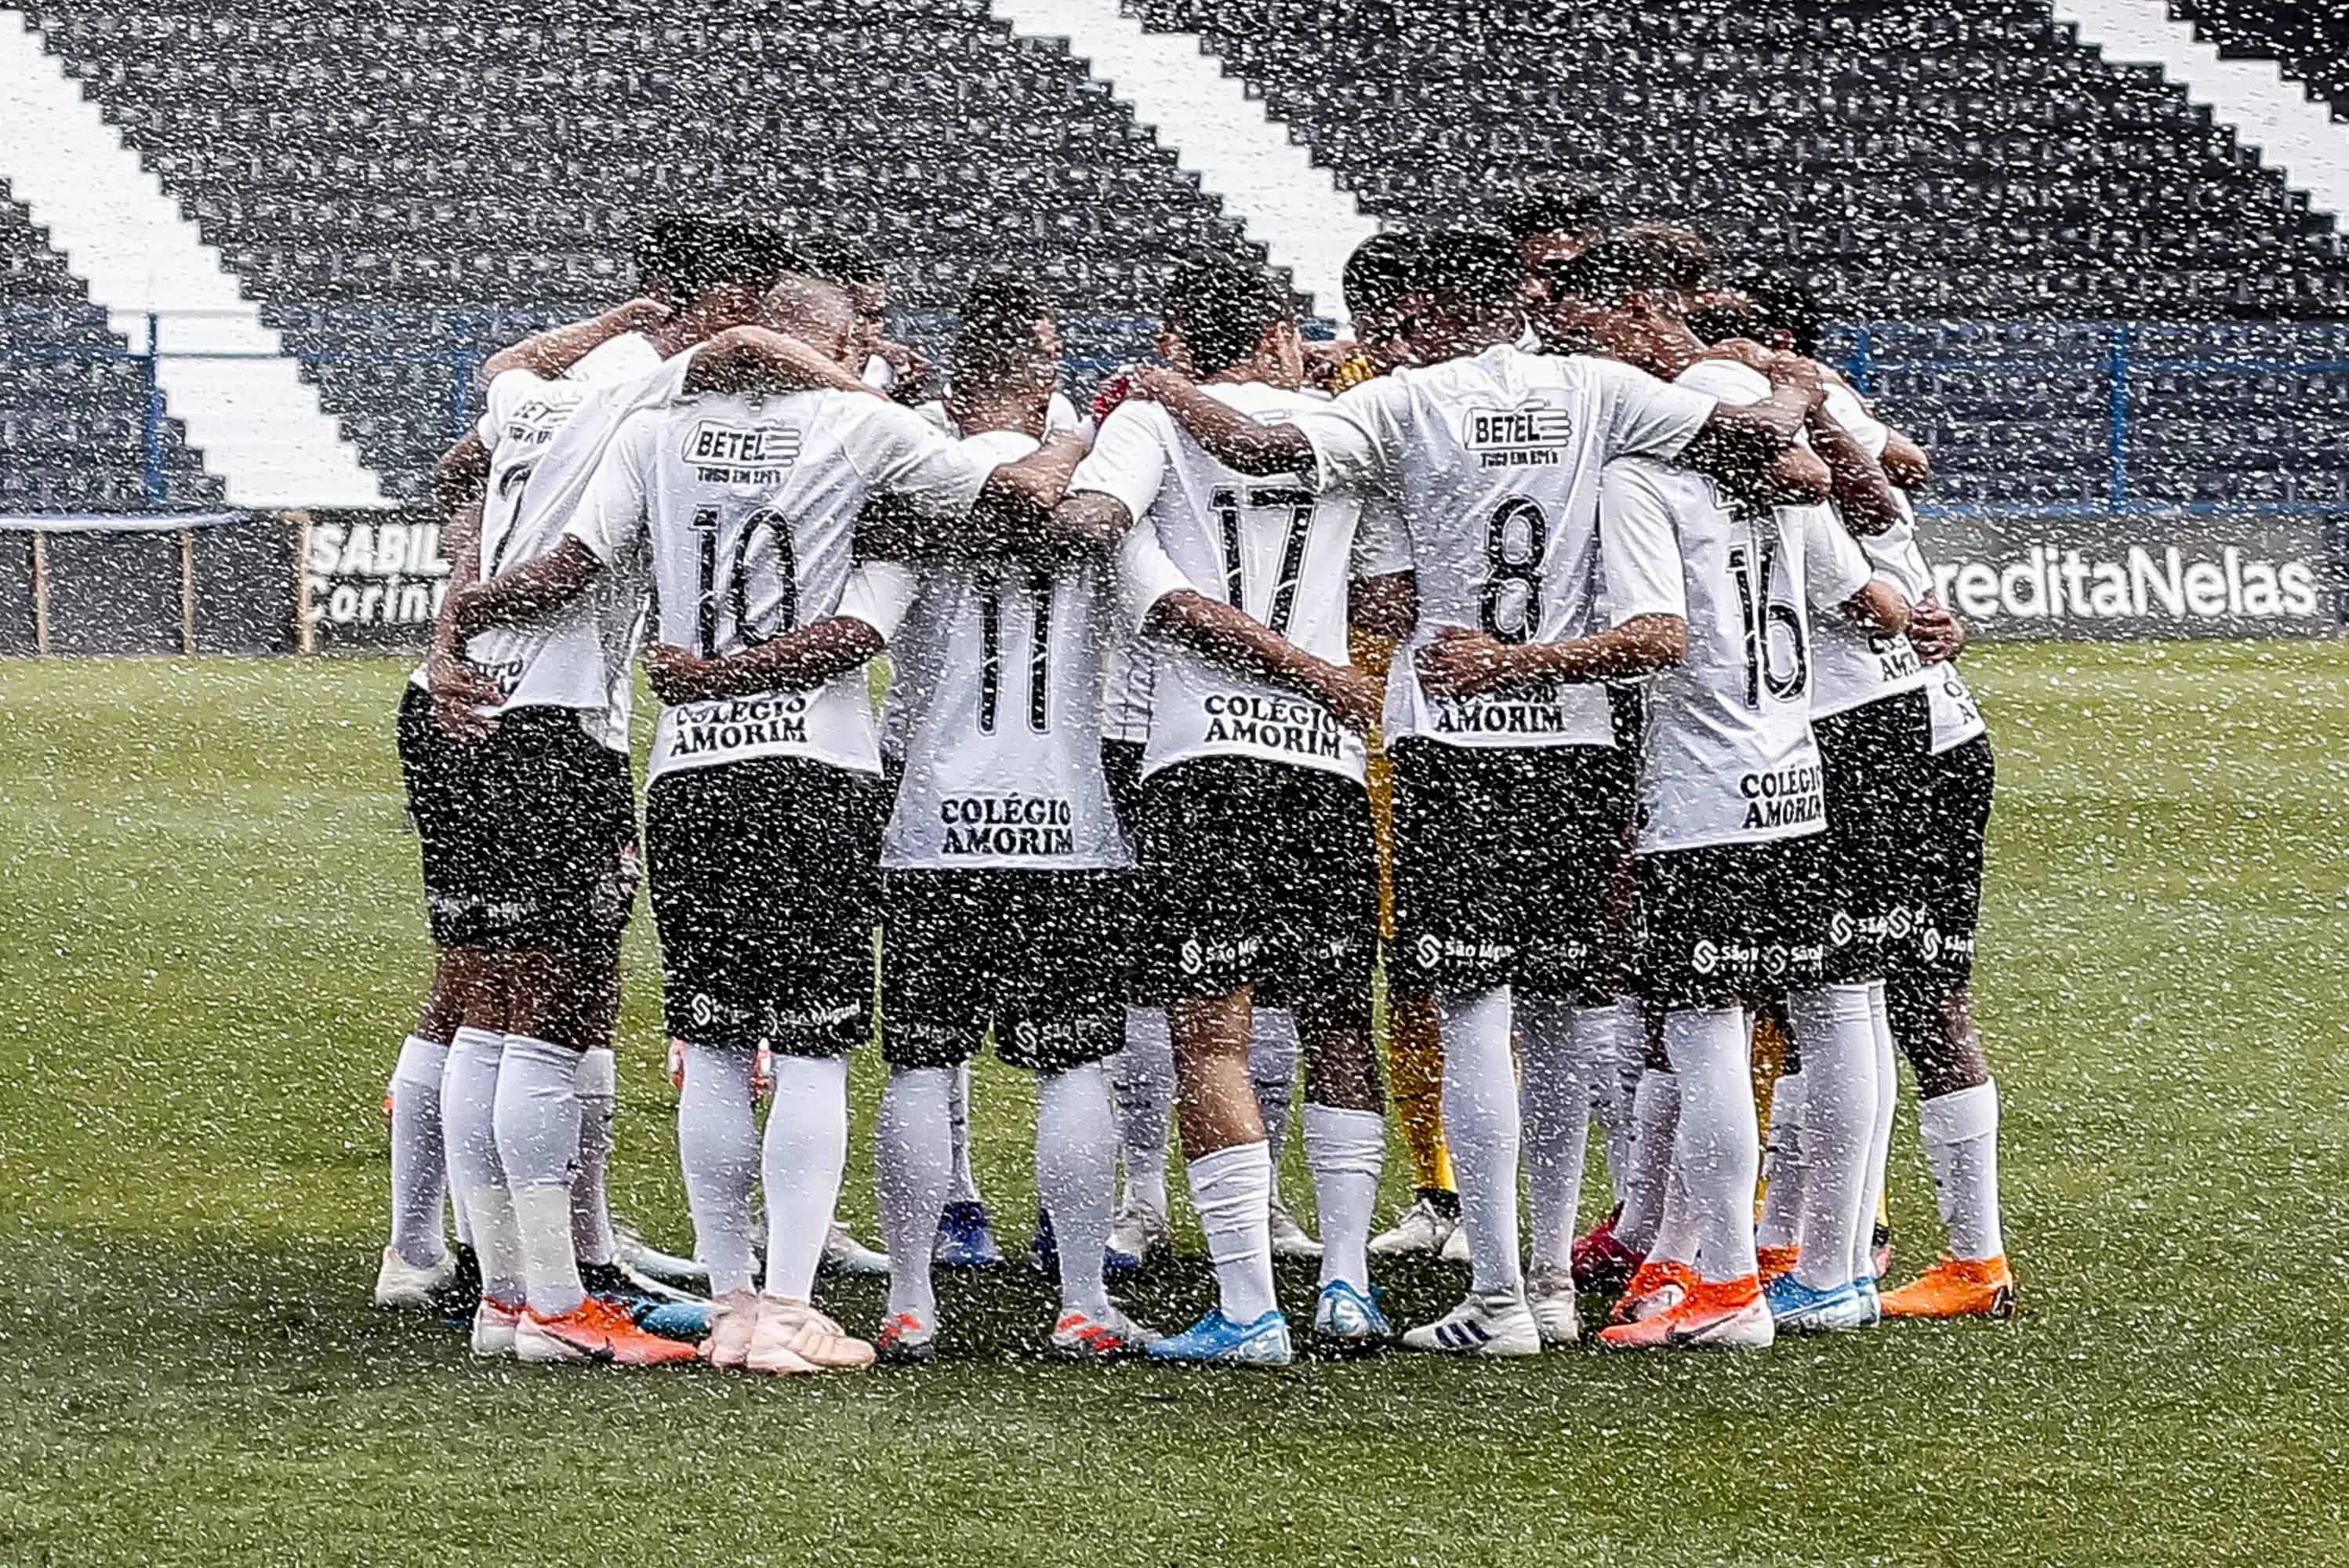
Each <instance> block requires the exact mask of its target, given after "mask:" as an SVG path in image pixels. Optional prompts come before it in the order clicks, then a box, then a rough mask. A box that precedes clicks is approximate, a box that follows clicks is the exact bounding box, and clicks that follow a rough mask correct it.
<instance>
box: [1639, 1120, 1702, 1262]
mask: <svg viewBox="0 0 2349 1568" xmlns="http://www.w3.org/2000/svg"><path fill="white" fill-rule="evenodd" d="M1672 1130H1673V1131H1674V1132H1676V1133H1677V1132H1678V1131H1679V1130H1680V1123H1679V1122H1678V1121H1677V1120H1675V1121H1674V1122H1673V1124H1672ZM1702 1229H1703V1228H1702V1226H1701V1225H1699V1224H1698V1223H1697V1213H1696V1211H1695V1210H1694V1209H1693V1208H1692V1207H1691V1206H1690V1204H1689V1191H1688V1185H1687V1183H1685V1182H1683V1181H1682V1180H1681V1173H1680V1172H1679V1171H1677V1170H1670V1169H1668V1170H1666V1171H1665V1172H1664V1206H1663V1210H1662V1212H1661V1214H1660V1215H1659V1217H1658V1218H1657V1221H1656V1239H1655V1240H1654V1241H1653V1242H1651V1243H1649V1246H1648V1261H1649V1262H1651V1263H1660V1264H1687V1265H1688V1266H1689V1267H1691V1268H1694V1267H1696V1254H1697V1243H1699V1242H1700V1241H1702V1239H1703V1237H1702Z"/></svg>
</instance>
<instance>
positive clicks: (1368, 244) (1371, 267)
mask: <svg viewBox="0 0 2349 1568" xmlns="http://www.w3.org/2000/svg"><path fill="white" fill-rule="evenodd" d="M1419 242H1420V236H1419V235H1417V234H1414V233H1411V232H1405V231H1402V230H1397V229H1389V230H1386V231H1385V232H1381V233H1376V234H1372V235H1371V237H1370V238H1369V239H1367V240H1364V241H1363V242H1361V244H1359V245H1356V246H1355V247H1354V253H1353V254H1352V255H1350V256H1348V257H1347V258H1346V268H1345V271H1344V272H1343V273H1340V276H1339V280H1338V282H1339V286H1340V288H1341V289H1343V290H1344V292H1345V295H1346V309H1347V311H1348V312H1349V313H1350V314H1351V315H1375V314H1377V313H1379V312H1381V311H1386V310H1392V309H1393V308H1394V303H1395V301H1396V300H1398V299H1400V298H1402V296H1403V295H1404V294H1408V293H1410V292H1411V290H1412V289H1413V288H1415V287H1417V286H1418V283H1419Z"/></svg>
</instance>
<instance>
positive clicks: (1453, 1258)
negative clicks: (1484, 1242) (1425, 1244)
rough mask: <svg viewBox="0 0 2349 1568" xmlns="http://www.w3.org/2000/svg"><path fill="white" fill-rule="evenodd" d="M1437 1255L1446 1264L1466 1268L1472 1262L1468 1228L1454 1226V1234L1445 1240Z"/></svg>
mask: <svg viewBox="0 0 2349 1568" xmlns="http://www.w3.org/2000/svg"><path fill="white" fill-rule="evenodd" d="M1435 1255H1436V1257H1437V1258H1439V1259H1440V1260H1442V1261H1443V1262H1444V1263H1447V1264H1459V1265H1460V1266H1461V1267H1463V1268H1466V1267H1467V1266H1468V1264H1469V1263H1470V1262H1471V1260H1470V1258H1469V1256H1468V1227H1467V1226H1465V1225H1454V1226H1453V1227H1452V1233H1451V1234H1450V1235H1448V1236H1446V1237H1444V1245H1443V1246H1441V1247H1440V1248H1438V1249H1437V1250H1436V1253H1435Z"/></svg>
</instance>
